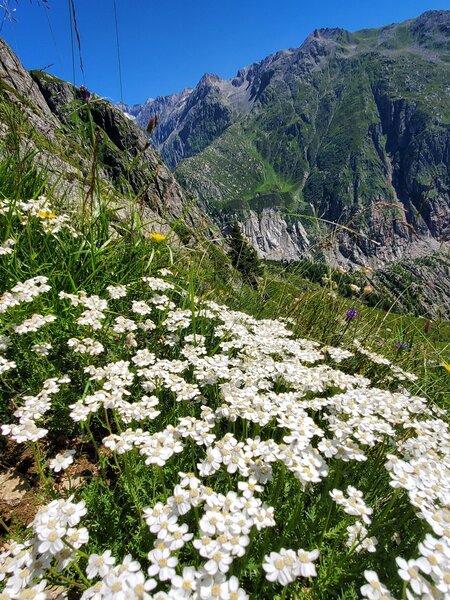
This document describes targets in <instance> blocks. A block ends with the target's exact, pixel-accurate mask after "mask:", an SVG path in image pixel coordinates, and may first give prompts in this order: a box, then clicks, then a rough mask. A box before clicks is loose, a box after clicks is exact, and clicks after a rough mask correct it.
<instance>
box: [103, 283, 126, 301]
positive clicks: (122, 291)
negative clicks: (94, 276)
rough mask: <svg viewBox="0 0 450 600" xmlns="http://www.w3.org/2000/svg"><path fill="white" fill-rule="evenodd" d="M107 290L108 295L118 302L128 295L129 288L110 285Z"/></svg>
mask: <svg viewBox="0 0 450 600" xmlns="http://www.w3.org/2000/svg"><path fill="white" fill-rule="evenodd" d="M106 289H107V290H108V294H109V295H110V296H111V298H113V299H114V300H117V299H118V298H123V297H124V296H126V295H127V286H126V285H115V286H114V285H108V287H107V288H106Z"/></svg>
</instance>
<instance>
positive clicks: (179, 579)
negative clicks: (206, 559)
mask: <svg viewBox="0 0 450 600" xmlns="http://www.w3.org/2000/svg"><path fill="white" fill-rule="evenodd" d="M171 583H172V587H173V588H174V589H175V590H177V597H180V598H189V597H191V595H192V594H194V593H195V591H196V590H197V571H196V570H195V568H194V567H184V569H183V573H182V575H174V576H173V577H172V581H171Z"/></svg>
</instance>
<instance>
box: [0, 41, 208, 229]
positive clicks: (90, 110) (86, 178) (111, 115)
mask: <svg viewBox="0 0 450 600" xmlns="http://www.w3.org/2000/svg"><path fill="white" fill-rule="evenodd" d="M13 130H14V131H16V130H17V131H18V133H19V135H18V140H19V141H18V145H19V146H21V148H22V151H23V149H24V148H25V147H26V148H28V149H30V148H31V150H32V153H33V157H34V160H35V163H36V165H37V166H38V167H39V168H41V169H42V170H43V171H45V176H46V178H47V180H48V181H47V188H49V187H52V188H53V189H54V190H55V191H56V192H57V195H58V196H59V197H61V198H62V199H63V200H64V201H65V202H66V203H72V204H74V203H75V204H76V203H78V204H79V203H80V202H81V201H82V199H83V198H86V196H88V195H90V194H92V193H93V191H94V187H95V193H96V194H99V195H101V196H103V197H106V198H109V199H110V200H112V201H113V202H115V206H116V208H117V209H118V211H119V212H120V209H121V208H123V212H124V214H125V213H126V212H127V211H129V210H130V209H131V208H132V207H135V208H136V207H137V208H138V209H139V210H140V211H141V217H142V219H143V221H144V222H145V223H147V226H148V228H149V229H150V230H151V229H155V228H156V229H157V230H158V231H166V230H167V229H168V228H169V225H170V223H171V222H173V221H175V220H176V221H180V220H181V221H183V222H184V223H185V224H186V225H188V226H190V227H196V228H198V227H199V225H200V223H202V224H203V226H204V228H205V232H206V233H207V231H208V229H209V225H210V224H209V222H208V220H207V219H206V218H205V216H204V214H203V213H202V211H201V210H200V209H199V208H198V207H197V205H196V203H195V202H193V201H192V199H188V198H187V196H186V195H185V194H184V193H183V191H182V189H181V187H180V185H179V184H178V183H177V181H176V180H175V178H174V177H173V175H172V173H171V172H170V171H169V169H168V168H167V167H166V165H165V164H164V162H163V161H162V160H161V158H160V157H159V155H158V154H157V152H155V150H154V149H153V148H152V147H151V144H150V143H149V140H148V139H147V136H146V135H145V133H144V132H143V131H142V130H141V129H140V128H139V127H138V126H136V125H135V124H134V123H133V122H132V121H131V120H130V119H128V118H126V117H125V116H124V115H123V113H122V112H121V111H120V110H119V109H117V108H116V107H114V106H112V105H111V104H110V103H109V102H107V101H105V100H103V99H101V98H99V97H98V96H96V95H94V94H91V93H89V92H88V91H87V90H85V89H82V88H81V89H79V88H75V87H74V86H72V85H71V84H69V83H67V82H65V81H61V80H59V79H57V78H56V77H53V76H51V75H48V74H47V73H44V72H41V71H34V72H32V73H28V72H27V71H26V70H25V69H24V68H23V67H22V65H21V63H20V61H19V60H18V58H17V57H16V56H15V55H14V53H13V52H12V50H11V49H10V48H9V47H8V46H7V44H6V43H5V42H4V41H3V40H1V39H0V136H1V137H2V138H3V139H5V138H7V136H10V137H11V135H12V134H13V133H14V131H13ZM17 131H16V132H17Z"/></svg>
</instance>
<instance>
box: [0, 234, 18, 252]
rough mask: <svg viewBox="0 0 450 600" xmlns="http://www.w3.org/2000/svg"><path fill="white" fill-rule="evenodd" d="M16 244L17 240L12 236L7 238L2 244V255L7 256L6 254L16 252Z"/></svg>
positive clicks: (0, 245) (0, 249)
mask: <svg viewBox="0 0 450 600" xmlns="http://www.w3.org/2000/svg"><path fill="white" fill-rule="evenodd" d="M15 244H16V240H13V239H12V238H9V239H7V240H6V241H4V242H3V244H0V256H5V255H6V254H12V253H13V252H14V246H15Z"/></svg>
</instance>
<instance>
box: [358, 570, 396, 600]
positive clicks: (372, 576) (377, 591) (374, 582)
mask: <svg viewBox="0 0 450 600" xmlns="http://www.w3.org/2000/svg"><path fill="white" fill-rule="evenodd" d="M364 577H365V578H366V581H368V582H369V583H367V584H365V585H363V586H361V594H362V595H363V596H364V597H365V598H369V600H390V599H392V600H393V598H392V596H391V594H390V593H389V590H388V589H387V588H386V587H385V586H384V585H383V584H382V583H381V582H380V580H379V579H378V575H377V574H376V573H375V571H364Z"/></svg>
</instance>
